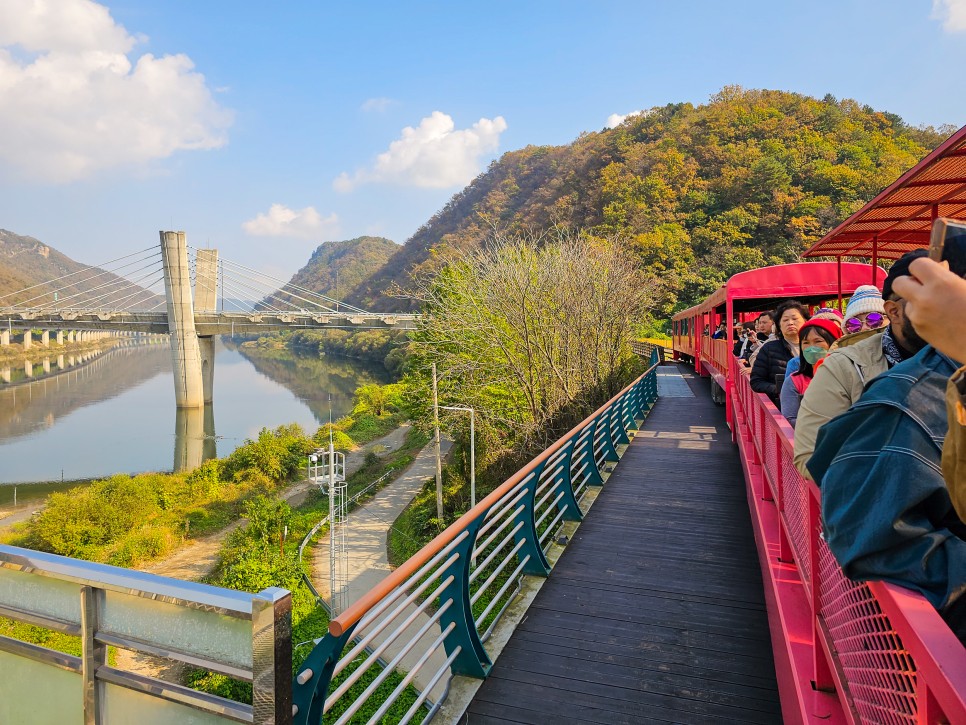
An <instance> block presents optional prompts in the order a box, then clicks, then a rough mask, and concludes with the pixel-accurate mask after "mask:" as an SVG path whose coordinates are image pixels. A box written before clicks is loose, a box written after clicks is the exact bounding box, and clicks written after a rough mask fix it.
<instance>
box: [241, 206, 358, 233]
mask: <svg viewBox="0 0 966 725" xmlns="http://www.w3.org/2000/svg"><path fill="white" fill-rule="evenodd" d="M242 229H244V230H245V233H246V234H250V235H252V236H253V237H291V238H295V239H321V238H322V237H333V236H338V233H339V217H338V216H337V215H336V214H335V213H332V214H329V216H326V217H324V216H322V215H321V214H319V213H318V212H317V211H316V210H315V207H312V206H307V207H305V208H304V209H299V210H295V209H289V208H288V207H287V206H285V205H284V204H272V206H271V207H270V208H269V210H268V213H263V214H259V215H258V216H256V217H255V218H254V219H249V220H248V221H247V222H245V223H243V224H242Z"/></svg>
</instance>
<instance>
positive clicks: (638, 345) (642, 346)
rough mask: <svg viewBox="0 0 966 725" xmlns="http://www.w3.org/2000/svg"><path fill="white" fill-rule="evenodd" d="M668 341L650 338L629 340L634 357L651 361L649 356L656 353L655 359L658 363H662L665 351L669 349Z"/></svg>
mask: <svg viewBox="0 0 966 725" xmlns="http://www.w3.org/2000/svg"><path fill="white" fill-rule="evenodd" d="M670 347H671V341H670V340H656V339H651V338H645V339H643V340H631V350H632V351H633V352H634V354H635V355H640V356H641V357H643V358H647V359H648V360H650V359H651V354H652V353H653V352H654V351H657V356H658V357H657V359H658V362H659V363H663V362H664V356H665V352H666V350H668V349H670Z"/></svg>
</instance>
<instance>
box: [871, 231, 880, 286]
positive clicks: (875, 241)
mask: <svg viewBox="0 0 966 725" xmlns="http://www.w3.org/2000/svg"><path fill="white" fill-rule="evenodd" d="M878 277H879V235H878V234H873V235H872V285H873V286H874V287H878V286H879V280H878Z"/></svg>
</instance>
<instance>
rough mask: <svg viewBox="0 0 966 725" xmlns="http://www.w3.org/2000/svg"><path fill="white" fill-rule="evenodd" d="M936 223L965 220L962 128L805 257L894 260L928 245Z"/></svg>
mask: <svg viewBox="0 0 966 725" xmlns="http://www.w3.org/2000/svg"><path fill="white" fill-rule="evenodd" d="M936 217H949V218H952V219H966V126H963V128H961V129H959V130H958V131H957V132H956V133H954V134H953V135H952V136H950V137H949V138H948V139H946V141H945V142H943V143H942V144H941V145H940V146H939V147H938V148H937V149H936V150H935V151H933V152H932V153H931V154H929V155H928V156H926V157H925V158H924V159H923V160H922V161H920V162H919V163H918V164H916V165H915V166H914V167H912V168H911V169H909V171H907V172H906V173H904V174H903V175H902V176H900V177H899V178H898V179H897V180H896V181H895V182H893V183H892V184H891V185H890V186H889V187H888V188H887V189H886V190H885V191H883V192H882V193H881V194H879V195H878V196H877V197H876V198H875V199H873V200H872V201H870V202H869V203H868V204H866V205H865V206H864V207H862V208H861V209H859V210H858V211H857V212H855V214H853V215H852V216H850V217H849V218H848V219H846V220H845V221H844V222H842V223H841V224H839V225H838V226H837V227H835V229H833V230H832V231H830V232H829V233H828V234H826V235H825V236H824V237H822V238H821V239H820V240H819V241H818V242H816V243H815V244H814V245H812V247H811V248H810V249H809V250H808V251H807V252H805V255H804V256H806V257H826V256H832V257H878V258H879V259H898V258H899V257H901V256H902V255H903V254H905V253H906V252H908V251H910V250H912V249H916V248H918V247H925V246H928V244H929V232H930V229H931V228H932V220H933V219H935V218H936Z"/></svg>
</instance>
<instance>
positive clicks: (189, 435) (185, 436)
mask: <svg viewBox="0 0 966 725" xmlns="http://www.w3.org/2000/svg"><path fill="white" fill-rule="evenodd" d="M217 457H218V451H217V439H216V438H215V409H214V407H213V406H212V405H210V404H208V405H206V406H205V407H204V408H178V409H177V412H176V413H175V424H174V468H173V470H174V472H175V473H179V472H181V471H193V470H194V469H195V468H197V467H198V466H200V465H201V464H202V463H204V462H205V461H210V460H211V459H212V458H217Z"/></svg>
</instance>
